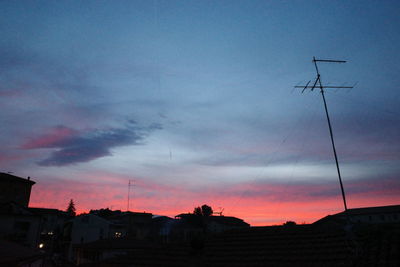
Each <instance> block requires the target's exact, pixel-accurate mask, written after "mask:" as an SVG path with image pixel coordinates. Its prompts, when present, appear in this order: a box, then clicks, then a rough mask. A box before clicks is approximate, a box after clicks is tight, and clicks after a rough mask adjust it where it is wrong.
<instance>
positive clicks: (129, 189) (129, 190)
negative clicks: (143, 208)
mask: <svg viewBox="0 0 400 267" xmlns="http://www.w3.org/2000/svg"><path fill="white" fill-rule="evenodd" d="M134 182H135V181H134V180H129V182H128V203H127V208H126V210H127V211H129V201H130V199H129V197H130V194H131V186H134Z"/></svg>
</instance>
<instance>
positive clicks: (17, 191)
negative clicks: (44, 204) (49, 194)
mask: <svg viewBox="0 0 400 267" xmlns="http://www.w3.org/2000/svg"><path fill="white" fill-rule="evenodd" d="M34 184H35V182H34V181H31V180H30V178H29V177H28V179H25V178H21V177H18V176H15V175H11V174H9V173H4V172H0V203H7V202H15V203H18V204H20V205H22V206H24V207H28V206H29V199H30V196H31V189H32V185H34Z"/></svg>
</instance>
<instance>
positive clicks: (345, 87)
mask: <svg viewBox="0 0 400 267" xmlns="http://www.w3.org/2000/svg"><path fill="white" fill-rule="evenodd" d="M294 88H303V89H308V88H320V89H321V88H323V89H332V88H339V89H341V88H343V89H351V88H354V86H330V85H327V86H325V85H324V86H309V85H306V86H304V85H296V86H295V87H294Z"/></svg>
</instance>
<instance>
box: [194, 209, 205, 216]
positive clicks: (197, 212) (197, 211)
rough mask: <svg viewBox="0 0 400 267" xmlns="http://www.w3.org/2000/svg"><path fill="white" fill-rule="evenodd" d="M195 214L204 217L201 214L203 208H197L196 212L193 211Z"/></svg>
mask: <svg viewBox="0 0 400 267" xmlns="http://www.w3.org/2000/svg"><path fill="white" fill-rule="evenodd" d="M193 213H194V214H195V215H198V216H202V215H203V213H202V212H201V208H200V207H195V208H194V210H193Z"/></svg>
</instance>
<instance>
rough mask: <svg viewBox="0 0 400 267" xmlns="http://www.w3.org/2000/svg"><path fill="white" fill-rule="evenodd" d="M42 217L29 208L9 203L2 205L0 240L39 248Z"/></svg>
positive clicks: (0, 208) (0, 212)
mask: <svg viewBox="0 0 400 267" xmlns="http://www.w3.org/2000/svg"><path fill="white" fill-rule="evenodd" d="M40 226H41V217H40V216H39V215H36V214H34V213H33V212H31V211H30V210H29V209H28V208H26V207H24V206H22V205H20V204H17V203H14V202H8V203H3V204H0V238H1V239H3V240H8V241H12V242H16V243H19V244H21V245H24V246H29V247H31V248H37V247H38V245H39V241H40Z"/></svg>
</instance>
